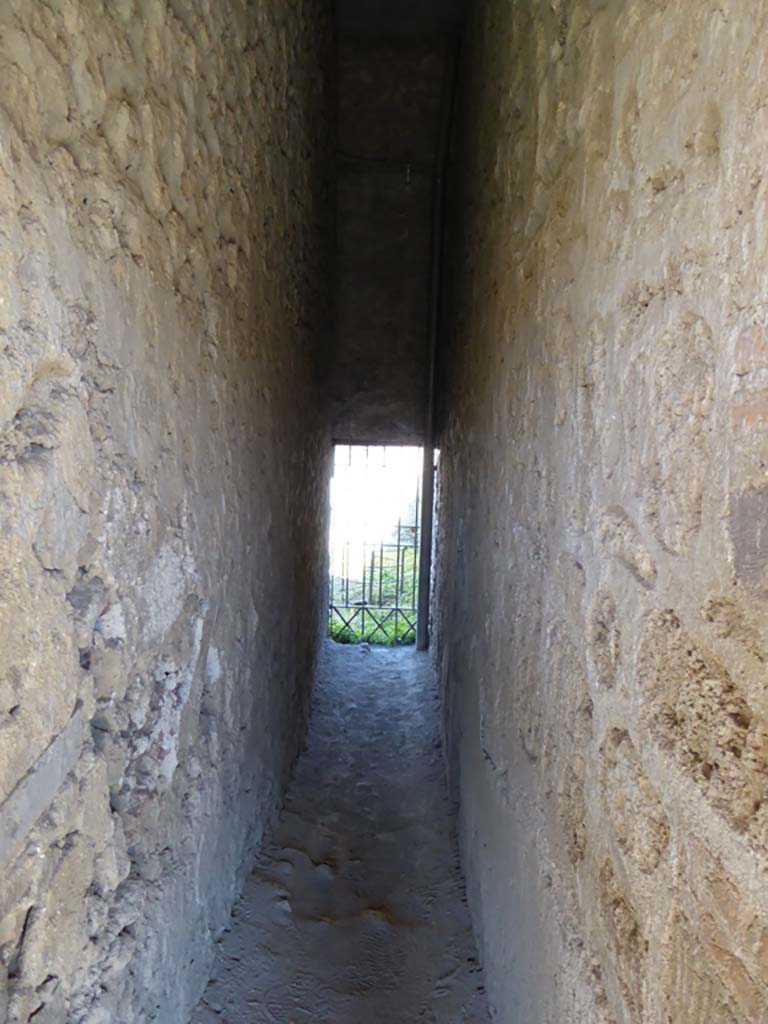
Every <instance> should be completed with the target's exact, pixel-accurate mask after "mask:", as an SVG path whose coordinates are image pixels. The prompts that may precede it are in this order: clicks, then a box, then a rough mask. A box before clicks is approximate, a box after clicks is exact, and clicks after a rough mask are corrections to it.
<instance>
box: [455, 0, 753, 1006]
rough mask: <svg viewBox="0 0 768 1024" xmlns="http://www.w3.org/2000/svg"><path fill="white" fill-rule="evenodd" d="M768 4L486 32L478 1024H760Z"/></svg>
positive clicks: (468, 449) (475, 379)
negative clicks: (485, 988)
mask: <svg viewBox="0 0 768 1024" xmlns="http://www.w3.org/2000/svg"><path fill="white" fill-rule="evenodd" d="M767 30H768V7H766V6H765V5H762V4H754V3H750V2H748V0H735V2H734V3H730V4H727V5H722V4H720V3H714V2H709V0H702V2H697V3H677V4H676V3H670V2H666V0H632V2H628V3H620V2H618V0H607V2H605V0H603V2H600V3H597V2H586V0H577V2H561V0H551V2H546V3H545V2H544V0H539V2H533V3H526V4H522V3H510V2H508V0H487V2H485V3H482V4H477V5H476V7H475V11H474V15H473V18H472V23H471V28H470V32H469V37H468V39H467V46H466V53H465V66H464V70H463V78H462V84H461V89H460V93H461V96H462V100H463V104H462V105H463V114H462V118H461V120H462V125H463V127H462V128H461V129H460V130H459V134H458V135H457V140H456V144H455V146H454V151H455V153H460V154H461V158H462V163H461V166H460V167H459V168H458V169H457V175H458V180H457V184H456V185H455V188H454V191H453V193H452V198H453V205H454V208H455V209H456V211H457V219H456V222H455V223H454V226H453V253H454V259H453V268H452V273H453V277H452V282H451V285H450V288H449V294H450V295H451V296H452V301H451V303H450V308H449V312H450V317H449V323H450V329H451V333H450V338H449V342H448V344H447V347H446V350H445V351H444V352H443V353H442V365H443V368H444V388H445V392H444V408H445V409H446V410H447V415H444V417H443V429H442V433H441V441H440V444H441V500H440V508H439V536H438V551H439V554H438V580H437V613H436V614H437V628H438V634H439V644H438V653H437V665H438V669H439V673H440V678H441V683H442V688H443V693H444V696H445V701H446V735H447V741H448V748H449V769H450V775H451V780H452V784H453V786H454V791H455V792H456V793H457V794H460V795H461V798H462V812H461V818H462V826H461V833H462V844H463V850H464V857H465V863H466V867H467V871H468V875H469V890H470V899H471V904H472V907H473V912H474V915H475V919H476V922H477V925H478V933H479V935H480V938H481V942H482V947H483V954H484V960H485V965H486V971H487V981H488V984H489V989H490V996H491V1000H492V1002H493V1004H494V1007H495V1012H496V1016H497V1019H498V1020H500V1021H503V1022H505V1024H511V1022H512V1021H513V1020H514V1021H520V1022H525V1024H543V1022H547V1024H555V1022H558V1024H559V1022H562V1021H572V1022H584V1024H586V1022H589V1024H608V1022H616V1024H638V1022H648V1024H651V1022H653V1024H659V1022H662V1021H663V1022H670V1024H671V1022H674V1024H682V1022H686V1024H687V1022H690V1024H694V1022H695V1024H704V1022H707V1024H709V1022H712V1024H715V1022H717V1024H747V1022H748V1024H764V1022H765V1021H766V1020H767V1019H768V1016H767V1014H768V790H766V784H767V783H768V691H766V683H765V679H766V676H765V665H766V659H767V658H768V639H767V637H768V633H767V632H766V628H767V627H768V544H767V543H766V531H765V517H766V515H767V514H768V488H767V487H766V479H765V465H766V459H767V458H768V429H767V428H768V305H766V294H768V288H767V285H768V281H767V280H766V267H768V260H767V259H766V257H767V256H768V252H767V251H766V245H767V242H766V239H767V238H768V213H767V211H768V178H767V177H766V166H767V165H768V141H766V140H768V65H766V62H765V60H764V50H763V47H762V46H761V44H760V40H761V39H763V38H764V37H765V33H766V31H767Z"/></svg>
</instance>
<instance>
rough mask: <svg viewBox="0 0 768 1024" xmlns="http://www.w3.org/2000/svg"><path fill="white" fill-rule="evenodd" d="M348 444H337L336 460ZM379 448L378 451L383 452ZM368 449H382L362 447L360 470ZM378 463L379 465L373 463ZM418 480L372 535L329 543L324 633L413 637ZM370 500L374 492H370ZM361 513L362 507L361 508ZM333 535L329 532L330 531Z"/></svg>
mask: <svg viewBox="0 0 768 1024" xmlns="http://www.w3.org/2000/svg"><path fill="white" fill-rule="evenodd" d="M348 449H349V446H344V448H342V449H341V450H339V449H337V453H336V459H337V468H338V466H339V464H340V461H341V463H342V465H343V460H344V459H345V457H346V458H348V459H349V462H350V465H351V461H352V452H351V450H349V451H348ZM382 451H383V456H382V454H381V453H382ZM371 453H375V456H374V457H375V458H376V459H377V460H378V459H381V458H383V459H384V468H386V449H365V452H364V454H363V453H361V452H357V453H356V458H357V459H358V461H360V460H361V456H362V460H363V461H362V476H361V479H362V480H363V481H364V480H365V479H366V477H365V473H366V471H367V469H368V467H369V459H370V457H371ZM377 468H379V467H377ZM420 484H421V481H420V477H419V475H418V474H415V475H414V477H413V494H412V497H411V498H410V499H409V500H408V501H407V507H406V508H405V509H403V514H401V515H399V516H398V517H397V519H396V520H394V521H393V522H392V524H391V527H390V528H389V529H387V531H386V533H385V535H383V536H380V537H378V538H376V539H373V538H371V536H370V535H369V534H368V535H366V536H365V537H364V539H360V538H359V537H358V538H357V539H355V540H350V539H348V538H344V537H339V536H338V535H337V536H336V537H335V542H332V545H331V566H332V569H331V575H330V595H329V596H330V600H329V634H330V636H332V637H333V638H334V639H335V640H337V641H339V642H342V643H360V642H362V641H366V642H368V643H382V644H384V643H388V644H411V643H414V642H415V639H416V609H417V603H418V602H417V594H418V573H419V515H420V504H421V486H420ZM373 498H374V500H375V494H374V496H373ZM361 514H364V513H361ZM332 537H333V534H332Z"/></svg>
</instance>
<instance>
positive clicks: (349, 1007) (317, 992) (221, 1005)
mask: <svg viewBox="0 0 768 1024" xmlns="http://www.w3.org/2000/svg"><path fill="white" fill-rule="evenodd" d="M484 1020H487V1010H486V1005H485V996H484V993H483V985H482V975H481V972H480V969H479V967H478V964H477V961H476V959H475V949H474V943H473V939H472V933H471V930H470V924H469V916H468V912H467V907H466V904H465V901H464V895H463V882H462V878H461V874H460V868H459V865H458V858H457V851H456V847H455V840H454V820H453V815H452V812H451V807H450V805H449V801H448V797H447V793H446V789H445V783H444V776H443V764H442V759H441V752H440V745H439V737H438V728H437V695H436V692H435V690H434V687H433V684H432V680H431V673H430V663H429V657H428V655H425V654H424V655H422V654H416V653H415V652H414V651H413V649H412V648H411V649H395V650H391V649H382V648H370V649H369V648H368V647H367V646H362V647H341V646H336V645H334V644H332V643H330V642H329V643H328V644H327V646H326V648H325V650H324V652H323V656H322V660H321V664H320V672H319V681H318V686H317V689H316V691H315V703H314V710H313V717H312V721H311V725H310V733H309V737H308V742H307V747H306V750H305V751H304V753H303V755H302V756H301V758H300V759H299V762H298V764H297V767H296V771H295V775H294V779H293V782H292V784H291V786H290V788H289V791H288V794H287V797H286V801H285V806H284V810H283V812H282V815H281V817H280V821H279V824H278V827H277V829H276V832H275V834H274V835H273V837H272V840H271V842H268V843H267V844H266V846H265V848H264V850H263V853H262V855H261V857H260V859H259V861H258V863H257V865H256V866H255V868H254V870H253V872H252V874H251V876H250V878H249V879H248V881H247V882H246V885H245V889H244V892H243V896H242V898H241V900H240V901H239V903H238V904H237V906H236V908H235V912H234V918H233V926H232V929H231V931H229V932H228V933H227V934H225V936H224V939H223V941H222V942H221V944H220V947H219V955H218V959H217V963H216V965H215V968H214V973H213V979H212V981H211V983H210V984H209V986H208V989H207V991H206V994H205V996H204V998H203V1001H202V1002H201V1004H200V1005H199V1007H198V1009H197V1011H196V1013H195V1015H194V1016H193V1024H210V1022H212V1021H217V1022H219V1024H222V1022H225V1024H245V1022H248V1024H309V1022H310V1021H312V1022H313V1024H410V1022H417V1021H429V1022H432V1024H462V1022H465V1024H481V1022H482V1021H484Z"/></svg>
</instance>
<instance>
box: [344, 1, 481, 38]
mask: <svg viewBox="0 0 768 1024" xmlns="http://www.w3.org/2000/svg"><path fill="white" fill-rule="evenodd" d="M463 9H464V2H463V0H336V23H337V26H338V30H339V32H343V33H350V34H352V33H354V34H355V35H358V34H359V35H362V34H365V35H367V34H369V33H370V34H374V35H411V34H419V35H422V34H424V35H426V34H432V33H444V32H454V31H457V30H458V28H459V25H460V22H461V15H462V11H463Z"/></svg>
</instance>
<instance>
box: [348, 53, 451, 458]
mask: <svg viewBox="0 0 768 1024" xmlns="http://www.w3.org/2000/svg"><path fill="white" fill-rule="evenodd" d="M445 50H446V42H445V39H444V38H443V37H441V36H427V37H422V36H416V37H408V36H404V37H398V38H395V37H392V36H381V37H380V36H345V37H342V39H341V40H340V45H339V178H338V218H339V219H338V239H339V279H338V300H337V301H338V333H337V348H336V352H335V356H334V361H333V399H334V411H333V432H334V437H335V439H336V440H337V441H340V442H352V443H363V444H364V443H368V442H371V443H378V444H392V443H399V444H421V442H422V440H423V433H424V427H425V422H424V410H425V406H426V394H427V373H428V365H429V286H430V237H431V219H432V177H433V162H434V158H435V152H436V149H437V144H438V136H439V132H440V102H441V92H442V80H443V70H444V55H445Z"/></svg>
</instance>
